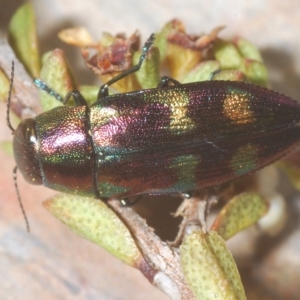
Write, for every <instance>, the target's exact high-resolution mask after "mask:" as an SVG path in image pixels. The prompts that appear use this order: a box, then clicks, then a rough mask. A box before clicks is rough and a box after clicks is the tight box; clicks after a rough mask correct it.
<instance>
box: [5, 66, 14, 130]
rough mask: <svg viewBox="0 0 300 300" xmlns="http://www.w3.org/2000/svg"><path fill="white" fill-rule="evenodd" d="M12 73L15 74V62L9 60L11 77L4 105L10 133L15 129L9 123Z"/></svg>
mask: <svg viewBox="0 0 300 300" xmlns="http://www.w3.org/2000/svg"><path fill="white" fill-rule="evenodd" d="M14 74H15V63H14V61H12V62H11V78H10V84H9V91H8V98H7V106H6V124H7V126H8V128H9V129H10V130H11V133H12V134H14V132H15V129H14V128H13V127H12V125H11V123H10V114H9V111H10V103H11V94H12V89H13V83H14Z"/></svg>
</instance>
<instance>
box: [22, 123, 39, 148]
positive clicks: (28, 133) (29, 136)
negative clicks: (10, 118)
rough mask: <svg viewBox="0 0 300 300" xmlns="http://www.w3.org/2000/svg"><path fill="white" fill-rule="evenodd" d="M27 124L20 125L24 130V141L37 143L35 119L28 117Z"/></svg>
mask: <svg viewBox="0 0 300 300" xmlns="http://www.w3.org/2000/svg"><path fill="white" fill-rule="evenodd" d="M25 122H26V126H22V127H20V128H21V130H22V135H23V138H24V141H28V142H31V143H36V141H37V140H36V130H35V121H34V120H33V119H26V121H25Z"/></svg>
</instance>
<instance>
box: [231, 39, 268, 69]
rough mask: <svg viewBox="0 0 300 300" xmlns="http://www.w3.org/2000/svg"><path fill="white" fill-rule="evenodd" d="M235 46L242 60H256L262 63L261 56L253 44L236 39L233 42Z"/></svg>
mask: <svg viewBox="0 0 300 300" xmlns="http://www.w3.org/2000/svg"><path fill="white" fill-rule="evenodd" d="M235 45H236V47H237V48H238V50H239V51H240V53H241V54H242V56H243V57H244V58H248V59H251V60H256V61H258V62H261V63H262V62H263V59H262V56H261V54H260V52H259V50H258V48H257V47H256V46H255V45H254V44H252V43H250V42H249V41H248V40H245V39H243V38H238V39H237V40H236V41H235Z"/></svg>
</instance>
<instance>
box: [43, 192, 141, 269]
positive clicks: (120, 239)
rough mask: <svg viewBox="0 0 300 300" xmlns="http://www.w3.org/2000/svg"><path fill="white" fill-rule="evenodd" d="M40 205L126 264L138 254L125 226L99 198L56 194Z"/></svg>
mask: <svg viewBox="0 0 300 300" xmlns="http://www.w3.org/2000/svg"><path fill="white" fill-rule="evenodd" d="M43 204H44V206H45V207H46V209H47V210H49V211H50V213H51V214H53V215H54V216H55V217H56V218H58V219H59V220H60V221H62V222H63V223H64V224H66V225H67V226H68V227H69V228H70V229H72V230H73V231H74V232H76V233H77V234H79V235H80V236H82V237H84V238H86V239H87V240H89V241H91V242H93V243H95V244H97V245H99V246H101V247H102V248H104V249H105V250H107V251H108V252H109V253H111V254H112V255H114V256H116V257H118V258H119V259H121V260H122V261H123V262H125V263H126V264H128V265H131V266H135V265H136V264H137V262H138V261H139V260H140V258H141V254H140V252H139V250H138V248H137V246H136V244H135V242H134V240H133V238H132V236H131V234H130V232H129V230H128V229H127V227H126V226H125V225H124V224H123V223H122V222H121V220H120V219H119V218H118V216H117V215H116V214H115V213H113V211H112V210H111V209H109V208H108V207H107V206H106V204H105V203H104V202H102V201H99V200H95V199H92V198H88V197H82V196H78V195H76V196H74V195H67V194H58V195H56V196H54V197H52V198H50V199H49V200H47V201H45V202H44V203H43Z"/></svg>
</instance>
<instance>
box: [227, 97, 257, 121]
mask: <svg viewBox="0 0 300 300" xmlns="http://www.w3.org/2000/svg"><path fill="white" fill-rule="evenodd" d="M223 113H224V115H225V116H226V117H228V118H230V119H231V120H232V121H233V122H235V123H236V124H249V123H253V122H254V119H253V111H252V110H251V108H250V99H249V95H248V94H241V93H239V94H234V93H232V94H229V95H228V96H227V97H226V98H225V100H224V103H223Z"/></svg>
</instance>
